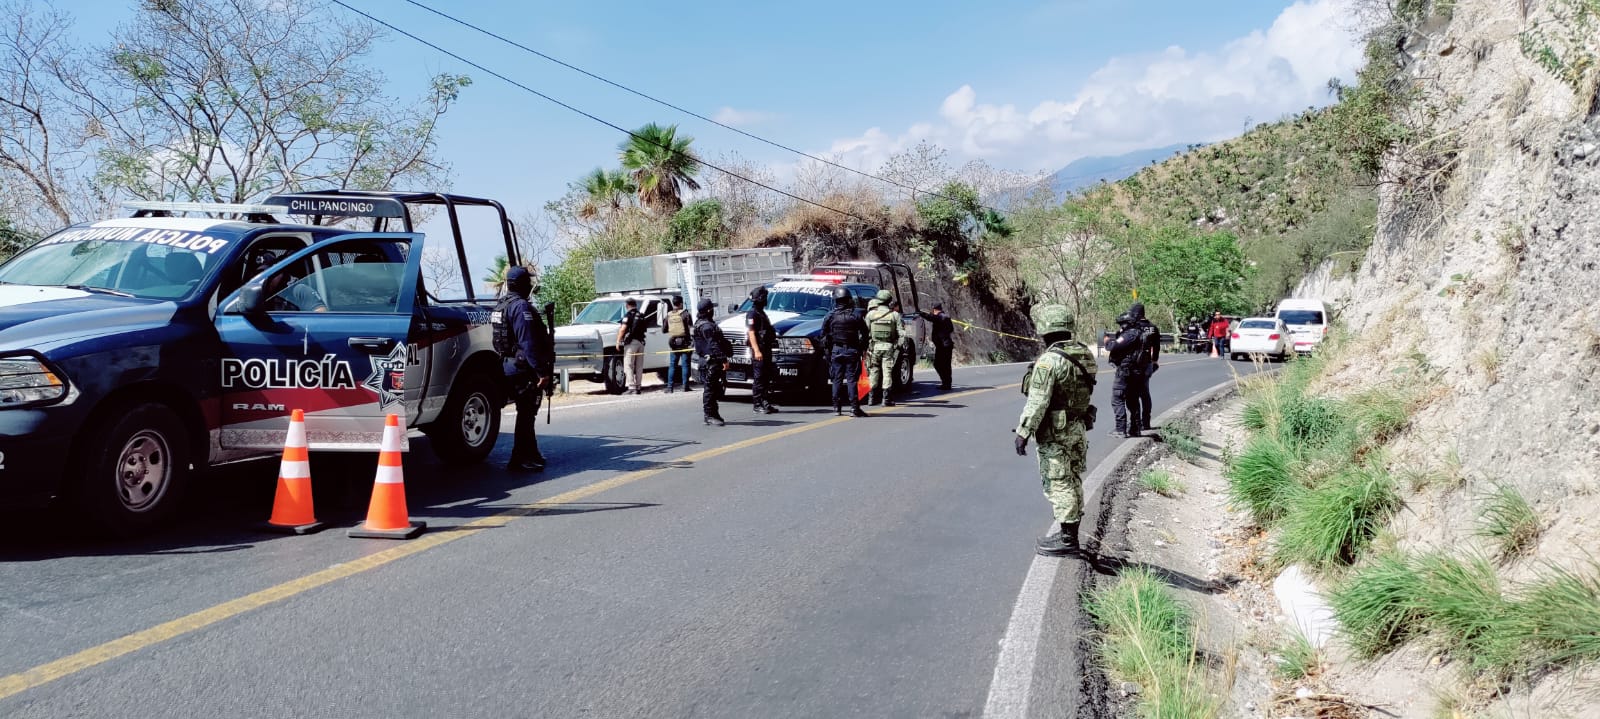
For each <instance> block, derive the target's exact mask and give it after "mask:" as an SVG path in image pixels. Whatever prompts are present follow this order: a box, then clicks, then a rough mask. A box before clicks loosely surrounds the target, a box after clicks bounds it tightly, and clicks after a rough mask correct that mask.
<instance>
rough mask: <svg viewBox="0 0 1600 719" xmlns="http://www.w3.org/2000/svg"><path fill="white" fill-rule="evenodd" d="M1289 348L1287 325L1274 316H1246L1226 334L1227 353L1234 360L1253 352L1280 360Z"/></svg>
mask: <svg viewBox="0 0 1600 719" xmlns="http://www.w3.org/2000/svg"><path fill="white" fill-rule="evenodd" d="M1290 348H1291V345H1290V339H1289V326H1288V325H1286V324H1284V323H1283V320H1280V319H1278V318H1276V317H1246V318H1244V319H1242V320H1239V324H1237V325H1235V326H1234V328H1233V332H1232V333H1231V334H1229V336H1228V354H1229V356H1230V357H1232V358H1233V359H1236V360H1237V359H1245V358H1247V357H1249V356H1250V355H1254V354H1262V355H1266V356H1268V357H1271V358H1273V359H1279V360H1281V359H1283V358H1284V357H1287V356H1288V354H1289V351H1290Z"/></svg>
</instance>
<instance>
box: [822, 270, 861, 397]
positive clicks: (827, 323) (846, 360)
mask: <svg viewBox="0 0 1600 719" xmlns="http://www.w3.org/2000/svg"><path fill="white" fill-rule="evenodd" d="M855 305H856V303H855V298H854V297H851V296H850V290H849V289H847V288H844V287H834V288H833V311H832V312H829V313H828V316H827V318H826V319H823V320H822V354H823V356H824V357H827V358H828V363H829V364H828V369H829V372H828V377H829V378H830V379H831V380H832V382H833V413H834V414H835V415H840V414H844V402H845V399H846V395H847V394H848V395H849V397H848V399H849V401H850V413H851V414H853V415H855V416H857V417H865V416H867V413H866V412H863V411H861V393H860V392H858V391H856V378H858V377H860V376H861V355H862V353H864V352H866V351H867V323H866V322H864V321H863V320H862V319H861V318H860V317H858V316H857V315H856V307H855Z"/></svg>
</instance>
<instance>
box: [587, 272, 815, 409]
mask: <svg viewBox="0 0 1600 719" xmlns="http://www.w3.org/2000/svg"><path fill="white" fill-rule="evenodd" d="M792 257H793V251H792V250H791V249H790V248H788V247H769V248H758V249H741V250H704V251H699V252H678V253H674V254H670V255H651V256H649V257H636V258H632V259H626V260H610V261H605V262H596V263H595V273H594V275H595V291H596V293H597V294H599V296H598V297H596V298H595V299H594V300H593V301H591V302H589V303H588V304H586V305H584V306H583V308H582V309H581V310H577V311H575V312H574V313H573V317H572V324H569V325H566V326H563V327H557V328H556V332H555V346H556V370H557V371H560V370H566V371H567V372H568V373H570V375H571V376H577V377H587V378H589V379H592V380H594V381H597V382H604V383H605V386H606V391H608V392H610V393H612V394H621V393H622V391H623V390H624V389H626V388H627V378H626V377H625V375H624V374H623V367H622V357H621V355H620V354H618V353H617V349H616V345H617V329H618V328H619V327H620V326H621V324H622V316H623V314H624V313H626V312H627V308H626V306H625V304H624V303H625V302H626V301H627V300H628V298H630V297H631V298H633V299H635V300H637V301H638V303H639V313H640V314H641V315H643V316H644V319H645V322H646V324H647V326H648V327H649V328H650V329H649V331H647V332H646V333H645V355H644V369H645V371H647V372H658V373H661V374H662V375H665V373H666V367H667V351H668V350H667V336H666V334H665V333H664V332H662V330H661V319H662V317H663V316H664V313H665V312H666V311H667V310H668V309H669V308H671V306H672V298H673V297H674V296H681V297H683V306H684V308H685V309H687V310H689V312H690V313H693V312H694V307H695V305H697V304H699V302H700V300H701V299H710V300H712V301H713V302H715V303H716V306H717V307H719V308H721V307H726V306H727V305H729V304H737V303H738V302H740V301H742V300H743V299H744V298H745V297H746V296H748V295H749V293H750V291H751V290H753V289H755V288H757V287H760V286H762V285H765V284H768V283H771V282H773V281H775V280H776V279H777V278H778V276H780V275H783V274H787V273H788V272H790V271H791V269H792V267H793V259H792Z"/></svg>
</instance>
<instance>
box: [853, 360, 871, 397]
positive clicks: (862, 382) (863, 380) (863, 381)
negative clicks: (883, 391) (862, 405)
mask: <svg viewBox="0 0 1600 719" xmlns="http://www.w3.org/2000/svg"><path fill="white" fill-rule="evenodd" d="M869 394H872V380H871V379H870V378H868V377H867V363H866V362H862V363H861V376H860V377H859V378H857V379H856V397H857V398H858V399H861V400H863V401H865V400H866V399H867V395H869Z"/></svg>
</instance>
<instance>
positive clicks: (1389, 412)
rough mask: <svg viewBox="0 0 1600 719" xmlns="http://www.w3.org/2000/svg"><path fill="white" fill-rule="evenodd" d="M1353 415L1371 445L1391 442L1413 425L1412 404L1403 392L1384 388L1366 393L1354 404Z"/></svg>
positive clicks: (1354, 401)
mask: <svg viewBox="0 0 1600 719" xmlns="http://www.w3.org/2000/svg"><path fill="white" fill-rule="evenodd" d="M1349 409H1350V413H1351V415H1352V416H1353V418H1354V419H1355V423H1356V426H1357V428H1358V429H1359V431H1360V432H1361V434H1362V436H1363V437H1365V438H1366V439H1367V441H1370V442H1374V443H1380V444H1381V443H1383V442H1387V441H1389V440H1390V439H1391V438H1393V437H1394V436H1395V435H1396V434H1399V433H1400V430H1401V429H1404V428H1405V426H1406V423H1408V422H1410V421H1411V410H1410V402H1409V401H1408V400H1407V399H1406V397H1405V395H1404V394H1402V393H1401V392H1400V391H1399V390H1396V389H1393V388H1388V387H1380V388H1378V389H1373V390H1369V391H1367V392H1363V393H1362V394H1359V395H1357V396H1356V397H1355V399H1353V400H1351V402H1350V408H1349Z"/></svg>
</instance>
